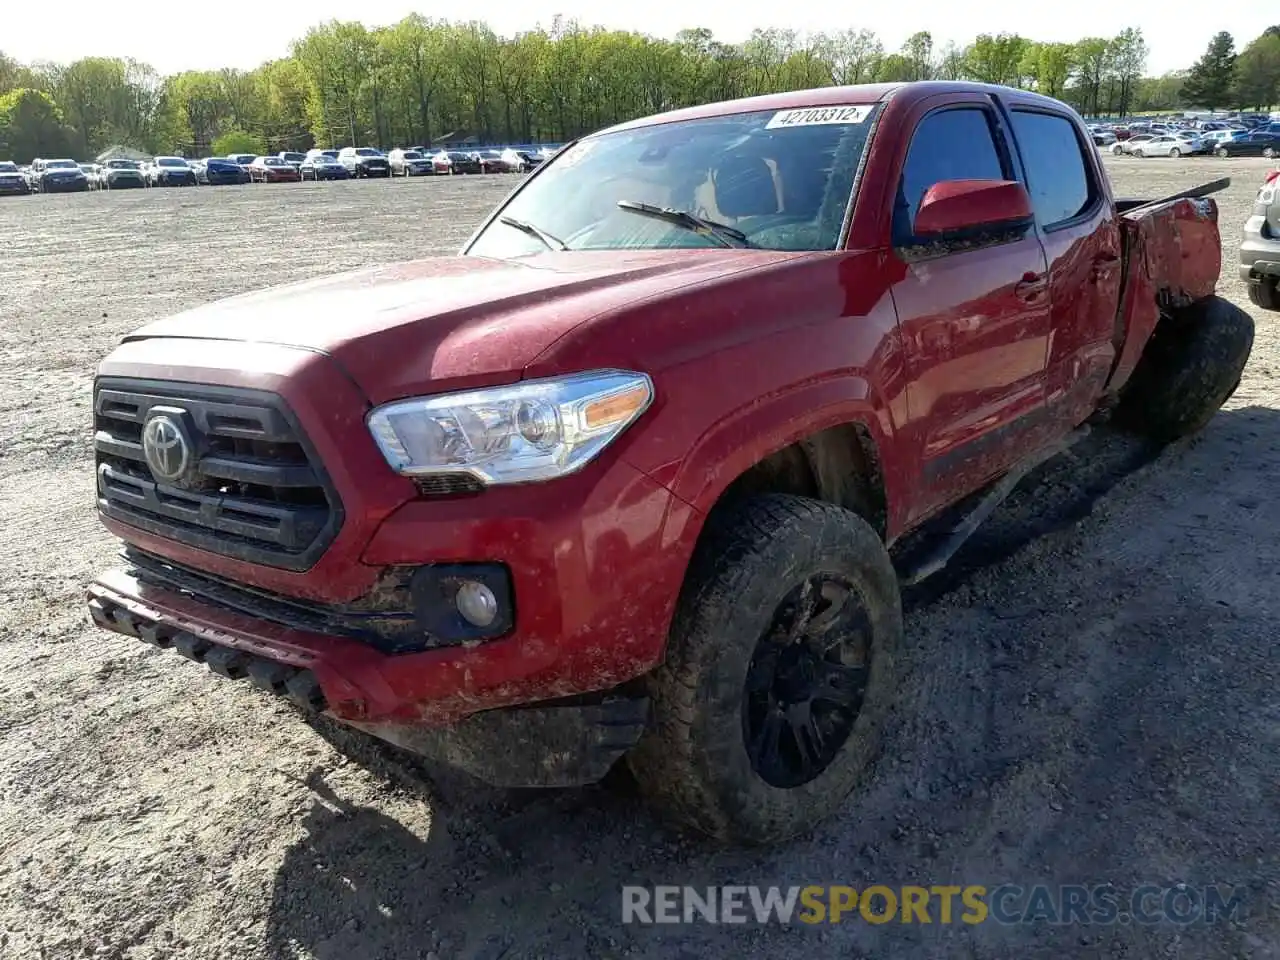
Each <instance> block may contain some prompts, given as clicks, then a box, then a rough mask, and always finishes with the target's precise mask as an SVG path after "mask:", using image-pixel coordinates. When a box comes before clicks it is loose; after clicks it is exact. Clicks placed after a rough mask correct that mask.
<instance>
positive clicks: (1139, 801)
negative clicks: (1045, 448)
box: [0, 159, 1280, 960]
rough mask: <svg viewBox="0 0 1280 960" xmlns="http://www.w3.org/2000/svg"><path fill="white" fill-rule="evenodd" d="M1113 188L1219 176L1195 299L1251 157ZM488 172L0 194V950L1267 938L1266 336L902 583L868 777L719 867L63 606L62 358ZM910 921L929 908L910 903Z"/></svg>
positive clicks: (343, 249) (1236, 210)
mask: <svg viewBox="0 0 1280 960" xmlns="http://www.w3.org/2000/svg"><path fill="white" fill-rule="evenodd" d="M1108 166H1109V168H1110V169H1111V171H1112V174H1113V177H1114V179H1115V181H1116V183H1117V189H1118V191H1119V192H1120V193H1122V194H1129V195H1141V196H1156V195H1162V194H1166V193H1169V192H1172V191H1174V190H1176V189H1180V188H1183V187H1186V186H1190V185H1192V184H1194V183H1197V182H1202V181H1204V180H1208V179H1212V178H1214V177H1217V176H1221V175H1223V174H1230V175H1232V176H1235V177H1236V178H1237V183H1236V185H1235V186H1233V187H1232V188H1231V190H1230V191H1229V192H1226V193H1224V194H1220V195H1219V198H1218V199H1219V203H1220V204H1221V208H1222V222H1223V224H1224V233H1225V237H1224V245H1225V247H1226V252H1225V254H1224V261H1225V262H1226V264H1227V269H1226V270H1225V271H1224V279H1223V283H1222V291H1223V293H1225V295H1226V296H1228V297H1230V298H1231V299H1232V300H1235V301H1236V302H1238V303H1241V304H1243V305H1245V306H1246V307H1247V306H1248V304H1247V301H1246V300H1245V297H1244V290H1243V289H1242V287H1241V285H1240V284H1239V283H1238V282H1237V281H1236V279H1235V272H1234V266H1233V265H1234V253H1233V251H1234V247H1235V244H1236V242H1237V239H1238V232H1239V227H1240V224H1241V223H1242V222H1243V220H1244V218H1245V216H1246V215H1247V212H1248V209H1249V206H1250V203H1251V201H1252V197H1253V194H1254V191H1255V190H1256V187H1257V185H1258V183H1259V182H1260V179H1261V170H1262V169H1263V167H1264V166H1265V165H1264V164H1262V163H1260V162H1253V161H1217V160H1198V161H1188V160H1182V161H1162V160H1146V161H1139V160H1111V159H1108ZM511 185H512V181H511V180H510V179H507V178H498V177H491V178H474V179H472V178H456V179H450V180H424V181H411V182H406V181H398V182H393V183H385V182H376V183H375V182H358V183H344V184H305V185H300V186H292V185H290V186H285V185H281V186H272V187H263V186H258V187H246V188H208V189H205V188H202V189H198V190H167V191H161V190H153V191H138V192H133V193H116V194H91V195H82V196H37V197H31V198H27V199H21V198H19V199H16V200H13V201H8V202H4V203H0V250H3V251H4V254H3V257H4V259H3V273H2V274H0V276H2V277H3V280H2V281H0V369H2V370H3V377H0V437H3V442H2V447H0V528H2V529H3V531H4V534H3V537H0V956H3V957H14V958H28V957H81V956H96V957H118V958H133V960H141V958H149V957H193V958H194V957H208V958H218V960H236V958H249V957H269V958H298V957H314V958H326V960H327V958H332V960H339V958H344V960H345V958H362V960H363V958H371V960H372V958H382V957H387V958H391V957H395V958H400V957H437V958H441V960H444V958H455V957H457V958H485V960H496V958H499V957H507V958H516V957H588V956H589V957H614V956H636V957H655V958H656V957H662V958H686V957H687V958H701V957H706V956H722V955H726V956H727V955H733V956H735V957H738V958H740V960H751V958H757V957H758V958H765V957H768V958H789V957H811V956H813V955H814V953H815V951H816V952H817V953H818V955H820V956H837V955H838V956H842V957H861V956H888V955H893V956H900V957H931V956H939V955H953V954H959V955H961V956H968V957H1007V956H1018V957H1060V956H1063V955H1064V954H1068V953H1083V954H1087V955H1092V956H1099V955H1100V956H1123V957H1139V956H1160V957H1169V956H1181V957H1255V958H1257V957H1274V956H1278V955H1280V953H1278V951H1280V947H1278V946H1277V944H1278V943H1280V912H1278V911H1277V908H1276V904H1277V903H1278V902H1280V896H1278V894H1280V860H1278V851H1280V791H1278V790H1277V783H1278V781H1280V765H1278V763H1277V748H1278V747H1280V701H1278V700H1277V695H1276V689H1277V682H1278V680H1280V677H1278V671H1277V663H1278V662H1280V658H1278V657H1277V654H1276V646H1275V642H1274V638H1275V635H1276V634H1275V624H1276V622H1277V616H1278V615H1280V574H1278V573H1277V570H1278V569H1280V519H1277V514H1276V513H1275V512H1274V511H1273V510H1272V509H1270V508H1269V507H1267V504H1268V503H1274V499H1273V498H1272V496H1271V495H1270V494H1271V487H1272V481H1273V478H1274V477H1275V476H1277V475H1280V402H1278V401H1280V388H1277V385H1276V384H1277V381H1276V379H1275V374H1276V372H1277V369H1278V368H1280V332H1278V331H1280V317H1278V316H1266V315H1264V314H1262V313H1261V312H1260V311H1257V310H1254V316H1255V318H1256V320H1257V322H1258V331H1257V341H1256V344H1255V347H1254V353H1253V358H1252V361H1251V363H1250V365H1249V367H1248V369H1247V370H1246V373H1245V378H1244V380H1243V382H1242V384H1241V386H1240V389H1239V391H1238V393H1237V394H1236V395H1235V397H1234V398H1233V399H1232V401H1231V402H1230V404H1229V408H1228V409H1227V410H1225V411H1224V412H1223V413H1222V414H1221V415H1220V416H1219V417H1218V418H1217V419H1215V421H1214V422H1213V423H1212V424H1211V425H1210V427H1209V428H1208V429H1207V430H1206V431H1205V432H1204V434H1203V435H1202V436H1200V437H1199V438H1196V439H1195V440H1193V441H1191V442H1189V443H1185V444H1182V445H1179V446H1176V447H1174V448H1171V449H1168V450H1165V451H1163V452H1161V453H1156V452H1153V451H1150V450H1148V449H1146V448H1144V447H1143V446H1142V445H1141V444H1138V443H1136V442H1135V441H1132V440H1129V439H1127V438H1124V437H1121V436H1117V435H1115V434H1111V433H1108V432H1105V431H1098V432H1095V434H1094V435H1093V436H1092V437H1091V438H1090V439H1089V440H1087V441H1086V442H1085V443H1084V444H1082V445H1081V446H1079V447H1077V448H1076V449H1075V451H1074V452H1073V453H1072V454H1069V455H1066V456H1064V457H1062V458H1059V459H1058V460H1057V461H1054V462H1052V463H1050V464H1048V465H1047V466H1046V467H1045V468H1043V469H1041V470H1040V471H1039V472H1038V473H1037V474H1036V475H1035V476H1033V477H1032V478H1029V480H1028V481H1027V482H1025V483H1024V485H1023V487H1022V489H1021V490H1020V491H1019V492H1018V493H1017V494H1016V495H1015V496H1014V497H1013V498H1012V499H1011V500H1010V501H1009V502H1008V503H1007V504H1006V506H1005V507H1004V508H1002V509H1001V511H1000V512H999V514H998V515H997V516H996V517H995V518H994V520H993V521H992V522H991V524H990V525H989V526H988V527H987V528H985V529H984V530H983V531H982V534H981V535H980V536H979V537H978V538H977V539H976V540H975V541H974V542H973V543H972V544H971V545H970V546H969V547H967V548H966V551H965V552H964V554H962V556H961V557H960V558H959V561H958V563H957V566H956V568H955V569H954V570H949V571H948V572H946V573H945V574H943V575H941V576H940V578H938V580H937V581H936V582H932V583H929V584H927V585H926V586H925V588H921V589H917V590H916V591H915V592H914V593H912V594H911V595H909V596H908V598H907V600H908V617H907V620H908V634H907V636H908V643H907V647H906V650H905V656H904V663H903V667H902V669H903V674H904V676H903V690H904V692H903V697H902V701H901V705H900V708H899V709H898V710H897V712H896V714H895V716H894V718H893V721H892V723H891V725H890V729H889V730H888V734H887V742H886V745H885V749H884V751H883V753H882V755H881V757H880V759H879V760H878V761H877V764H876V768H875V770H874V775H873V776H872V777H871V778H870V782H869V784H868V786H867V787H866V788H864V789H862V790H861V791H859V792H858V793H856V794H855V795H854V796H853V797H851V798H850V799H849V801H848V803H847V805H846V807H845V809H844V814H843V816H842V817H839V818H837V819H835V820H833V821H832V822H830V823H827V824H826V825H824V826H823V827H821V828H820V829H819V830H817V831H816V832H815V833H814V834H813V835H812V836H810V837H806V838H803V839H801V840H799V841H797V842H794V843H791V844H789V845H786V846H783V847H779V848H776V849H772V850H768V851H756V852H740V851H722V850H716V849H714V848H712V847H710V846H708V845H705V844H702V843H700V842H698V841H696V840H689V839H683V838H680V837H677V836H674V835H672V834H671V833H669V832H667V831H666V830H664V829H663V828H661V827H660V826H659V825H658V824H657V823H656V822H655V821H654V820H653V819H652V818H651V817H650V816H649V814H648V813H647V812H646V811H645V810H644V809H643V808H642V807H641V806H640V804H639V803H638V802H637V801H636V800H635V798H634V796H633V795H632V794H631V792H630V791H629V790H628V789H627V788H626V785H625V783H623V784H620V785H611V786H610V787H600V788H593V789H588V790H580V791H563V792H553V793H538V792H501V791H496V790H491V789H487V788H483V787H480V786H477V785H475V784H472V783H469V782H465V781H464V780H463V779H462V778H461V777H459V776H457V775H451V774H448V773H442V772H440V771H435V770H428V769H426V768H425V767H424V766H423V765H422V764H419V763H417V762H414V761H413V760H411V759H406V758H404V757H402V756H400V755H398V754H396V753H395V752H394V751H392V750H390V749H383V748H381V747H378V746H374V745H370V744H368V743H365V742H363V741H360V740H358V739H355V738H353V737H349V736H346V735H344V734H343V733H342V732H341V731H335V730H333V729H330V728H329V727H327V726H325V725H323V724H320V725H318V726H315V727H313V726H309V725H307V724H306V723H304V722H302V721H300V720H299V719H298V718H297V716H296V715H295V714H293V713H292V712H291V711H290V710H288V709H287V708H284V707H282V706H280V705H277V704H276V703H274V702H272V701H271V700H270V699H269V698H267V697H266V696H263V695H259V694H257V693H255V692H254V691H253V690H251V689H246V688H245V686H244V685H241V684H231V683H227V682H225V681H222V680H219V679H217V678H215V677H213V676H211V675H210V674H208V673H207V672H206V671H203V670H200V669H198V668H196V667H194V666H193V665H192V664H190V663H188V662H186V661H184V660H181V659H180V658H178V657H175V656H172V655H170V654H166V653H160V652H157V651H152V650H150V649H148V648H146V647H143V646H142V645H141V644H139V643H137V642H136V641H131V640H126V639H123V638H117V637H115V636H113V635H109V634H106V633H103V632H101V631H96V630H93V629H90V628H89V627H88V626H86V620H85V614H84V610H83V601H82V590H83V586H84V584H85V583H86V581H87V580H88V579H89V578H90V577H91V575H92V574H93V573H94V572H95V571H96V570H98V569H99V568H101V567H103V566H105V565H108V564H109V563H111V561H112V556H113V552H114V549H115V544H114V543H113V542H112V540H111V539H110V538H109V537H108V536H106V535H105V533H104V532H103V531H102V530H101V529H99V527H98V525H97V524H96V521H95V519H94V516H93V510H92V503H93V496H92V469H91V458H90V447H89V431H88V421H89V408H90V378H91V374H92V370H93V368H94V365H95V363H96V362H97V360H98V359H99V358H100V357H101V356H102V355H103V354H104V353H106V352H107V351H108V350H109V349H110V348H111V347H112V346H113V345H114V343H115V342H116V341H117V339H118V338H119V337H120V336H121V335H122V334H124V333H125V332H126V331H128V330H130V329H131V328H133V327H136V326H138V325H140V324H142V323H143V322H145V321H147V320H149V319H151V318H154V317H156V316H158V315H163V314H166V313H170V312H173V311H176V310H179V309H183V308H186V307H189V306H194V305H196V304H198V303H200V302H202V301H206V300H209V299H211V298H215V297H221V296H226V295H229V294H233V293H237V292H240V291H243V290H247V289H250V288H253V287H258V286H262V285H266V284H269V283H278V282H283V281H287V280H292V279H296V278H300V277H304V276H308V275H314V274H320V273H326V272H331V271H335V270H339V269H344V268H348V267H354V266H357V265H360V264H367V263H374V262H379V261H386V260H391V259H410V258H413V257H417V256H422V255H428V254H437V253H448V252H452V251H453V250H456V249H457V247H458V245H459V244H460V243H461V242H462V241H463V240H464V239H465V237H466V235H467V234H468V233H469V232H470V230H471V228H472V227H473V225H474V224H475V223H476V222H477V220H478V219H479V217H480V216H481V215H482V214H483V213H484V211H485V210H486V209H487V208H489V207H490V206H491V205H492V204H494V203H495V202H496V201H498V200H499V199H501V197H502V196H503V194H504V193H505V192H506V191H507V190H508V189H510V187H511ZM1178 881H1185V882H1186V883H1188V884H1191V885H1192V886H1197V885H1203V884H1210V883H1222V884H1231V885H1237V886H1240V887H1243V888H1246V890H1247V895H1246V904H1245V907H1246V909H1245V913H1244V914H1243V915H1242V916H1241V917H1240V918H1239V919H1238V921H1237V922H1235V923H1223V924H1219V925H1216V926H1212V927H1209V926H1204V925H1192V926H1189V927H1185V928H1179V927H1176V926H1174V925H1170V924H1165V925H1159V926H1155V927H1137V926H1133V925H1123V924H1115V925H1110V926H1092V927H1088V926H1079V925H1075V926H1062V925H1053V924H1048V923H1035V924H1027V925H1015V926H1002V925H998V924H994V923H986V924H982V925H980V926H967V925H964V924H953V925H942V924H938V923H936V922H935V923H934V924H933V925H931V926H927V927H926V926H921V925H919V924H909V925H908V924H901V923H896V922H895V923H893V924H888V925H884V926H873V925H869V924H866V923H864V922H861V921H855V922H852V923H845V924H842V925H840V926H835V927H820V928H810V927H806V926H804V925H799V924H797V925H792V926H778V925H771V926H758V925H756V924H748V925H746V926H741V927H728V928H726V927H717V926H711V925H706V924H702V925H687V926H675V927H672V926H659V927H646V926H635V925H631V926H623V925H622V924H621V923H620V921H619V916H620V888H621V886H622V885H623V884H626V883H640V884H656V883H671V884H694V885H699V886H705V885H708V884H722V883H743V884H775V883H776V884H782V885H790V884H805V883H848V884H852V885H855V886H859V887H862V886H865V885H867V884H870V883H885V884H889V885H898V884H905V883H920V884H924V885H926V886H927V885H930V884H946V883H957V884H960V883H980V884H984V885H986V886H988V887H995V886H997V885H999V884H1001V883H1005V882H1011V883H1018V884H1022V885H1030V884H1033V883H1037V882H1045V883H1054V884H1057V883H1085V884H1089V885H1093V884H1102V883H1112V884H1114V885H1115V886H1116V887H1117V888H1118V889H1120V890H1126V889H1131V888H1132V887H1134V886H1135V885H1137V884H1139V883H1142V882H1150V883H1155V884H1161V885H1167V884H1172V883H1175V882H1178ZM935 920H936V917H935Z"/></svg>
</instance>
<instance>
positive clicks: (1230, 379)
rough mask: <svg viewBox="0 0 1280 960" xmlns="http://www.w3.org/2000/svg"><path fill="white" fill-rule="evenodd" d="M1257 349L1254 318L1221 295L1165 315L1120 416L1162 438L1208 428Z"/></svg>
mask: <svg viewBox="0 0 1280 960" xmlns="http://www.w3.org/2000/svg"><path fill="white" fill-rule="evenodd" d="M1252 350H1253V318H1252V317H1251V316H1249V314H1247V313H1246V312H1245V311H1243V310H1241V309H1240V308H1239V307H1237V306H1236V305H1235V304H1233V303H1230V302H1229V301H1227V300H1224V299H1222V298H1221V297H1219V296H1209V297H1205V298H1204V299H1203V300H1198V301H1196V302H1195V303H1193V304H1191V305H1190V306H1189V307H1184V308H1182V309H1180V310H1178V311H1176V312H1174V313H1172V314H1169V315H1166V316H1163V317H1161V318H1160V322H1159V323H1158V324H1156V329H1155V332H1154V333H1153V334H1152V335H1151V339H1150V340H1149V341H1148V342H1147V345H1146V348H1145V349H1144V350H1143V351H1142V358H1141V359H1140V360H1139V361H1138V365H1137V367H1136V368H1134V371H1133V375H1132V376H1131V377H1130V378H1129V382H1128V383H1127V384H1125V386H1124V390H1123V391H1122V393H1121V395H1120V402H1119V404H1118V405H1117V406H1116V412H1115V417H1116V422H1117V423H1119V424H1120V425H1122V426H1125V427H1128V428H1129V429H1131V430H1133V431H1134V432H1135V433H1141V434H1144V435H1146V436H1148V437H1151V438H1152V439H1153V440H1156V441H1158V442H1160V443H1172V442H1173V441H1175V440H1178V439H1180V438H1182V437H1185V436H1189V435H1191V434H1193V433H1196V432H1197V431H1199V430H1202V429H1203V428H1204V427H1205V426H1206V425H1207V424H1208V423H1209V421H1210V420H1212V419H1213V416H1214V414H1216V413H1217V412H1218V410H1219V409H1220V408H1221V407H1222V405H1223V404H1224V403H1226V402H1227V400H1228V399H1229V398H1230V397H1231V395H1232V394H1233V393H1235V391H1236V387H1238V386H1239V385H1240V378H1241V376H1242V375H1243V373H1244V365H1245V363H1247V362H1248V360H1249V354H1250V353H1251V352H1252Z"/></svg>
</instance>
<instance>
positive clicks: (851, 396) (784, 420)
mask: <svg viewBox="0 0 1280 960" xmlns="http://www.w3.org/2000/svg"><path fill="white" fill-rule="evenodd" d="M842 424H855V425H858V426H861V427H862V428H863V429H865V430H866V431H867V433H868V434H869V435H870V438H871V442H872V443H873V444H874V445H875V447H876V450H877V451H883V450H885V449H886V447H887V445H888V444H889V443H890V441H891V438H892V437H893V433H894V431H893V425H892V418H891V417H890V415H889V407H888V405H887V404H886V403H884V402H883V401H882V400H881V399H880V398H879V397H878V396H877V395H876V394H875V392H874V391H872V389H871V388H870V385H869V383H868V380H867V379H866V378H865V377H863V376H861V375H852V376H851V375H843V376H840V377H839V378H830V379H825V380H820V381H813V382H809V383H805V384H799V385H796V386H795V387H792V388H789V389H786V390H784V391H780V392H777V393H774V394H772V395H771V396H767V397H764V398H761V399H760V400H758V401H757V402H754V403H751V404H748V405H745V406H743V407H740V408H738V409H736V410H734V411H732V412H731V413H730V414H729V415H728V416H726V417H723V418H721V419H720V420H719V421H718V422H717V423H715V424H713V425H712V426H711V427H710V428H709V429H708V430H707V431H706V432H705V433H703V434H702V435H701V436H700V437H699V438H698V440H697V441H696V442H695V443H694V445H693V446H692V448H691V449H690V450H689V453H688V455H687V456H685V458H684V460H683V461H682V463H681V465H680V468H679V470H678V471H677V473H676V475H675V477H674V479H673V480H672V482H671V487H670V489H671V492H672V493H674V494H675V495H676V496H677V497H679V498H680V499H681V500H683V501H684V502H685V503H687V504H689V505H690V506H691V507H693V508H694V509H695V510H697V511H698V512H699V513H700V514H702V515H704V516H705V515H706V514H707V513H709V512H710V511H711V508H712V507H713V506H714V505H715V503H716V501H717V500H718V499H719V498H720V495H721V494H722V493H724V491H725V490H726V489H727V488H728V486H729V484H731V483H732V482H733V481H734V480H736V479H737V478H738V477H739V476H741V475H742V474H743V473H745V472H746V471H747V470H748V469H750V468H751V467H752V466H754V465H755V464H757V463H759V462H760V461H761V460H763V459H765V458H766V457H768V456H769V455H771V454H774V453H777V452H778V451H779V450H782V449H783V448H785V447H788V446H790V445H792V444H795V443H798V442H799V441H801V440H803V439H804V438H806V437H809V436H812V435H813V434H816V433H818V432H820V431H822V430H826V429H828V428H830V427H836V426H840V425H842ZM881 464H882V481H883V483H884V488H885V489H884V495H885V503H886V505H887V507H888V513H889V516H890V517H892V516H893V512H894V507H895V506H896V505H897V504H899V503H901V502H902V498H901V495H900V491H901V489H902V477H901V476H900V475H899V473H898V472H897V471H896V470H895V469H891V467H896V463H894V462H893V460H892V458H890V461H889V462H888V463H886V462H885V461H884V460H883V458H882V459H881ZM889 526H890V527H892V526H893V524H892V521H890V523H889Z"/></svg>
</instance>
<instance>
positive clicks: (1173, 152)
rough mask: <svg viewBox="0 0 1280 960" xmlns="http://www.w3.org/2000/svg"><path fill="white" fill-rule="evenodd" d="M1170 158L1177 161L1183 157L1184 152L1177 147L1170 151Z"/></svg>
mask: <svg viewBox="0 0 1280 960" xmlns="http://www.w3.org/2000/svg"><path fill="white" fill-rule="evenodd" d="M1169 156H1171V157H1173V158H1174V159H1175V160H1176V159H1178V157H1180V156H1182V151H1181V150H1179V149H1178V148H1177V147H1174V148H1173V149H1172V150H1170V151H1169Z"/></svg>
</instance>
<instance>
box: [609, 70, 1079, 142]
mask: <svg viewBox="0 0 1280 960" xmlns="http://www.w3.org/2000/svg"><path fill="white" fill-rule="evenodd" d="M965 90H968V91H973V92H975V93H1000V94H1004V95H1006V96H1016V97H1018V99H1019V100H1021V101H1022V102H1023V103H1027V102H1035V101H1039V102H1041V103H1043V104H1044V105H1045V106H1050V105H1052V106H1054V107H1057V108H1058V109H1063V108H1064V107H1066V105H1065V104H1064V103H1062V101H1060V100H1055V99H1053V98H1052V97H1046V96H1044V95H1043V94H1039V93H1032V92H1031V91H1030V90H1018V89H1016V88H1014V87H1003V86H998V85H996V84H992V83H975V82H972V81H968V80H917V81H913V82H909V83H860V84H853V85H850V86H844V87H815V88H813V89H811V90H792V91H789V92H787V93H766V94H762V95H760V96H755V97H741V98H739V99H737V100H722V101H720V102H718V103H704V104H700V105H699V106H696V107H683V108H681V109H679V110H668V111H667V112H666V113H657V114H654V115H653V116H649V117H641V118H639V119H637V120H629V121H627V122H626V123H619V124H617V125H615V126H612V127H608V128H606V129H604V130H600V131H598V132H597V133H593V134H591V136H597V135H598V134H600V133H615V132H617V131H619V130H633V129H636V128H638V127H648V126H653V125H655V124H659V123H674V122H677V121H680V120H701V119H704V118H708V117H724V116H731V115H732V114H735V113H750V112H752V111H755V110H795V109H799V108H801V107H834V106H841V105H845V104H858V103H881V102H883V101H886V100H888V99H889V98H891V97H892V98H894V99H898V98H902V97H908V98H911V99H912V100H921V99H924V98H925V97H930V96H933V95H935V94H939V93H955V92H957V91H965ZM1066 108H1067V109H1070V107H1066Z"/></svg>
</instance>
